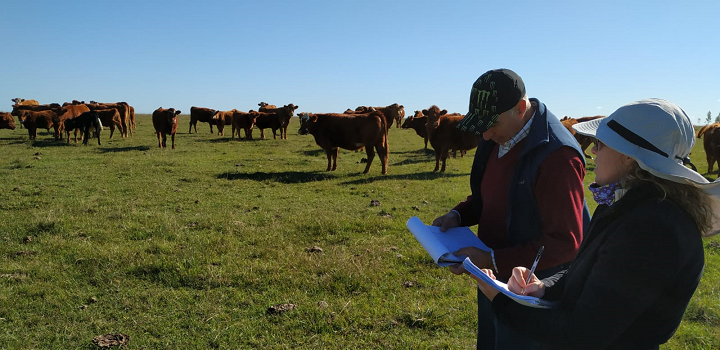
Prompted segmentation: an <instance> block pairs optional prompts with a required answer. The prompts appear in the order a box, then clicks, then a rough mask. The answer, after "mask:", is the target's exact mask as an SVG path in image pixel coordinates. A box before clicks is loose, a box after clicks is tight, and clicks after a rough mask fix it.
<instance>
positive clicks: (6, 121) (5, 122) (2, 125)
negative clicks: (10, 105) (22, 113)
mask: <svg viewBox="0 0 720 350" xmlns="http://www.w3.org/2000/svg"><path fill="white" fill-rule="evenodd" d="M0 129H10V130H15V119H13V116H12V114H10V113H8V112H0Z"/></svg>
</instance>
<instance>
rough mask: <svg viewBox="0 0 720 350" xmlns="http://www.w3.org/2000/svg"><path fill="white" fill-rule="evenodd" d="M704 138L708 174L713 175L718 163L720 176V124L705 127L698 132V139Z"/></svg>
mask: <svg viewBox="0 0 720 350" xmlns="http://www.w3.org/2000/svg"><path fill="white" fill-rule="evenodd" d="M700 137H702V138H703V148H704V149H705V157H706V158H707V164H708V171H707V173H708V174H712V173H713V166H714V165H715V162H718V174H720V123H712V124H710V125H705V126H703V127H702V128H700V130H698V133H697V138H700Z"/></svg>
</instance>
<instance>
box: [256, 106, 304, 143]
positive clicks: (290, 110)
mask: <svg viewBox="0 0 720 350" xmlns="http://www.w3.org/2000/svg"><path fill="white" fill-rule="evenodd" d="M261 103H265V102H261ZM270 106H272V105H266V106H264V107H261V108H260V112H264V113H269V114H277V118H278V121H279V123H280V125H275V124H274V122H275V120H274V117H273V118H271V119H272V123H271V124H270V126H269V127H270V128H272V130H273V139H275V138H276V135H275V131H276V130H278V129H279V130H280V139H281V140H287V127H288V125H289V124H290V118H292V116H293V115H295V110H296V109H297V108H298V106H296V105H294V104H292V103H291V104H288V105H284V106H282V107H280V108H270ZM261 124H262V123H261ZM262 125H265V124H262ZM275 126H277V127H275ZM260 134H261V138H265V130H264V128H261V129H260Z"/></svg>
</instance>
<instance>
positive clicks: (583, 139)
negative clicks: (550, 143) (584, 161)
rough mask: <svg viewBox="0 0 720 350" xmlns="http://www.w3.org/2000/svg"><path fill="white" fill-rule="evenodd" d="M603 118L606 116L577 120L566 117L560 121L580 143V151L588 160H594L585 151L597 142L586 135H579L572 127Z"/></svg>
mask: <svg viewBox="0 0 720 350" xmlns="http://www.w3.org/2000/svg"><path fill="white" fill-rule="evenodd" d="M603 117H604V116H602V115H596V116H594V117H582V118H577V119H575V118H570V117H568V116H565V117H563V118H562V119H560V122H561V123H562V124H563V125H564V126H565V128H566V129H568V130H569V131H570V133H571V134H572V135H573V136H574V137H575V140H576V141H577V142H578V144H579V145H580V150H582V152H583V154H584V155H585V158H588V159H590V158H592V156H590V155H588V154H587V153H586V152H585V150H586V149H587V148H588V146H590V144H592V143H593V141H595V140H594V139H593V138H592V137H590V136H585V135H583V134H579V133H577V132H575V129H573V128H572V126H573V125H575V124H577V123H582V122H586V121H589V120H593V119H598V118H603Z"/></svg>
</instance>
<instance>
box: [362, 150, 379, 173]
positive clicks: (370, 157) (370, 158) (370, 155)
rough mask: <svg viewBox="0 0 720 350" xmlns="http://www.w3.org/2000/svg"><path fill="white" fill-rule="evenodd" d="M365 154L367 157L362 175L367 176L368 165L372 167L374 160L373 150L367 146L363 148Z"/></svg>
mask: <svg viewBox="0 0 720 350" xmlns="http://www.w3.org/2000/svg"><path fill="white" fill-rule="evenodd" d="M378 153H380V152H378ZM365 154H366V155H367V164H366V165H365V171H363V174H367V173H368V171H370V165H372V162H373V159H374V158H375V150H374V149H373V148H372V146H370V145H367V147H365Z"/></svg>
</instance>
